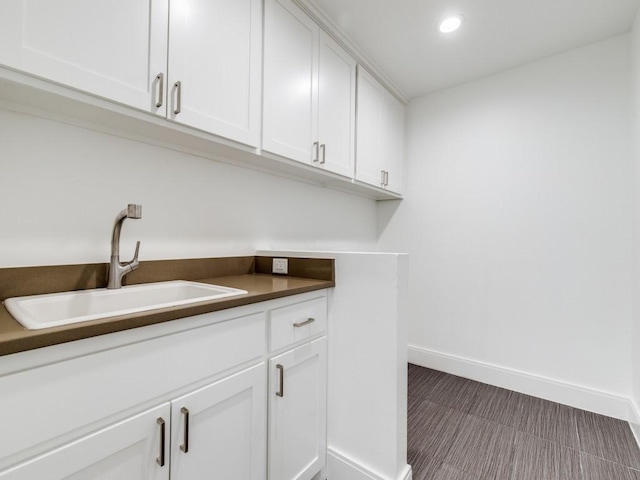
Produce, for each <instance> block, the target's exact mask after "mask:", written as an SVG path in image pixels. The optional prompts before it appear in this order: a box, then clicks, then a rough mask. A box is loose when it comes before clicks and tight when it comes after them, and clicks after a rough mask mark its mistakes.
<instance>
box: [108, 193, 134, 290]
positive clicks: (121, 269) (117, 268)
mask: <svg viewBox="0 0 640 480" xmlns="http://www.w3.org/2000/svg"><path fill="white" fill-rule="evenodd" d="M127 218H131V219H139V218H142V205H134V204H129V205H128V207H127V208H125V209H124V210H122V211H121V212H120V213H119V214H118V215H117V216H116V220H115V222H114V224H113V231H112V234H111V261H110V262H109V278H108V279H107V288H111V289H114V288H120V287H122V279H123V278H124V276H125V275H126V274H127V273H129V272H132V271H133V270H135V269H136V268H138V265H139V263H140V262H139V261H138V253H139V252H140V242H137V243H136V251H135V253H134V255H133V259H131V261H129V262H121V261H120V232H121V231H122V224H123V223H124V221H125V220H126V219H127Z"/></svg>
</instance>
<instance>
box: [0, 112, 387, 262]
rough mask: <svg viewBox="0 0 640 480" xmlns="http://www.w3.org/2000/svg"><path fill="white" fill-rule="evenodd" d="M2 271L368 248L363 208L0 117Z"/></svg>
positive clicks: (372, 234)
mask: <svg viewBox="0 0 640 480" xmlns="http://www.w3.org/2000/svg"><path fill="white" fill-rule="evenodd" d="M0 165H1V166H2V168H1V170H0V172H1V173H0V198H1V199H2V205H3V207H2V208H1V209H0V224H1V225H2V227H1V228H2V234H1V235H0V267H8V266H26V265H52V264H72V263H86V262H108V259H109V248H110V247H109V244H110V238H111V228H112V225H113V220H114V218H115V216H116V214H117V213H118V212H119V211H120V210H121V209H122V208H124V207H126V205H127V204H128V203H140V204H142V205H143V216H142V219H141V220H127V221H126V222H125V225H124V227H123V236H122V250H121V252H122V256H123V258H125V259H127V260H128V257H129V256H130V255H131V254H132V253H133V248H134V244H135V240H141V242H142V245H141V251H140V259H141V260H152V259H165V258H195V257H206V256H227V255H235V254H239V255H247V254H253V253H254V252H255V250H256V249H257V248H286V249H292V248H295V249H323V250H333V249H348V250H363V249H364V250H366V249H371V248H373V245H375V241H376V204H375V202H374V201H372V200H368V199H363V198H359V197H355V196H353V195H349V194H343V193H339V192H335V191H331V190H327V189H324V188H321V187H317V186H313V185H308V184H304V183H300V182H296V181H292V180H288V179H284V178H279V177H275V176H271V175H267V174H263V173H259V172H256V171H252V170H248V169H244V168H239V167H234V166H230V165H226V164H221V163H218V162H214V161H212V160H208V159H203V158H199V157H195V156H191V155H187V154H184V153H180V152H176V151H172V150H167V149H164V148H160V147H156V146H152V145H148V144H144V143H139V142H135V141H131V140H126V139H123V138H119V137H115V136H111V135H108V134H104V133H99V132H95V131H91V130H87V129H83V128H78V127H76V126H71V125H67V124H63V123H59V122H56V121H52V120H46V119H43V118H38V117H35V116H30V115H25V114H22V113H16V112H13V111H9V110H7V109H3V108H0Z"/></svg>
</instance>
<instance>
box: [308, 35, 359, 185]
mask: <svg viewBox="0 0 640 480" xmlns="http://www.w3.org/2000/svg"><path fill="white" fill-rule="evenodd" d="M319 64H320V68H319V70H318V72H319V81H318V88H319V98H318V102H319V103H318V135H317V139H318V143H319V152H318V156H317V163H318V164H319V165H320V166H322V167H324V168H326V169H327V170H330V171H332V172H335V173H339V174H341V175H344V176H347V177H352V176H353V166H354V157H355V121H356V61H355V60H354V58H353V57H351V55H349V54H348V53H347V52H346V51H345V50H344V49H343V48H342V47H341V46H340V45H338V44H337V43H336V42H335V41H334V40H333V39H331V37H329V35H327V34H326V33H325V32H323V31H321V32H320V54H319Z"/></svg>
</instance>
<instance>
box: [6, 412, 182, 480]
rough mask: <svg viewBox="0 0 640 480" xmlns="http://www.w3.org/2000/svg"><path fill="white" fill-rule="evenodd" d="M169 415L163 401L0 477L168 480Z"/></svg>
mask: <svg viewBox="0 0 640 480" xmlns="http://www.w3.org/2000/svg"><path fill="white" fill-rule="evenodd" d="M170 414H171V409H170V406H169V403H166V404H164V405H161V406H159V407H157V408H154V409H152V410H148V411H146V412H144V413H141V414H139V415H136V416H135V417H132V418H129V419H127V420H125V421H123V422H120V423H117V424H115V425H113V426H110V427H107V428H105V429H103V430H100V431H98V432H96V433H94V434H92V435H89V436H87V437H84V438H81V439H80V440H77V441H75V442H72V443H70V444H68V445H64V446H63V447H61V448H58V449H56V450H53V451H51V452H49V453H46V454H44V455H42V456H40V457H36V458H35V459H33V460H30V461H28V462H25V463H23V464H20V465H18V466H16V467H14V468H12V469H9V470H6V471H4V472H0V479H2V480H34V479H45V478H46V479H47V480H63V479H64V480H122V479H125V478H126V479H129V478H130V479H136V480H168V479H169V457H168V455H169V445H168V441H169V422H170V418H171V417H170ZM163 422H164V424H163ZM163 429H164V435H165V437H164V440H165V441H164V442H163V441H162V440H163ZM161 450H162V452H161ZM163 462H164V463H163Z"/></svg>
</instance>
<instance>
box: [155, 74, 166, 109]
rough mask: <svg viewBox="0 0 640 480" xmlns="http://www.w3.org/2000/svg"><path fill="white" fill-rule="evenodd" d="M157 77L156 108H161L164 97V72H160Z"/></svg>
mask: <svg viewBox="0 0 640 480" xmlns="http://www.w3.org/2000/svg"><path fill="white" fill-rule="evenodd" d="M156 79H157V80H158V101H157V102H156V108H160V107H161V106H162V100H163V98H164V73H159V74H158V75H157V76H156Z"/></svg>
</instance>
